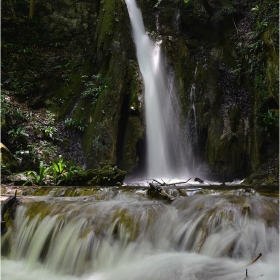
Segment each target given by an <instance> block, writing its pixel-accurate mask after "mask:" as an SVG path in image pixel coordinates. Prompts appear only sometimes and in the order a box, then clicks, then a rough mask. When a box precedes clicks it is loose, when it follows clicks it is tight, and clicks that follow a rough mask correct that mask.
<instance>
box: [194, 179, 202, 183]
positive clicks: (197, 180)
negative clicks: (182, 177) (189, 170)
mask: <svg viewBox="0 0 280 280" xmlns="http://www.w3.org/2000/svg"><path fill="white" fill-rule="evenodd" d="M194 181H195V182H199V183H200V184H203V183H204V181H203V180H202V179H200V178H194Z"/></svg>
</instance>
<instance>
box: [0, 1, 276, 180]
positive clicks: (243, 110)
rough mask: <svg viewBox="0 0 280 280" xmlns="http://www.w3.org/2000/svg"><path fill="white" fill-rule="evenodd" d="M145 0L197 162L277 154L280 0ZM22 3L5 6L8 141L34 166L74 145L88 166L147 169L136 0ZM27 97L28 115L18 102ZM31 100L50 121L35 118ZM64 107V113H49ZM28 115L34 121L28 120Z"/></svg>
mask: <svg viewBox="0 0 280 280" xmlns="http://www.w3.org/2000/svg"><path fill="white" fill-rule="evenodd" d="M138 3H139V6H140V7H141V10H142V12H143V17H144V23H145V27H146V28H147V31H148V32H149V33H150V34H151V36H153V37H154V38H160V39H161V40H162V50H163V52H164V54H165V56H166V60H165V64H166V68H167V72H170V73H174V74H175V80H176V88H177V92H178V95H179V97H180V100H181V104H182V116H181V120H182V126H183V127H182V128H183V129H185V130H186V132H187V135H188V137H187V141H188V142H189V146H190V148H191V150H192V156H193V157H195V159H196V168H199V166H203V167H204V168H203V171H202V172H204V173H203V174H204V175H205V176H207V177H212V178H219V179H221V178H222V177H224V176H226V179H228V180H229V179H234V178H243V177H245V176H248V175H250V174H251V173H253V172H255V171H256V170H257V169H258V168H259V167H260V166H261V165H262V164H263V163H265V162H266V161H269V160H270V159H271V158H275V154H278V138H279V137H278V116H279V91H278V89H279V87H278V83H279V78H278V77H279V65H278V63H279V56H278V52H279V42H278V3H277V2H276V1H269V0H266V1H262V2H259V1H255V0H250V1H237V0H235V1H232V2H231V3H228V2H225V1H212V0H209V1H197V0H189V1H169V0H162V1H156V0H151V1H147V0H139V1H138ZM13 4H14V5H13V6H14V7H13V9H14V12H15V15H16V18H15V17H14V16H13V13H12V12H11V6H10V1H8V0H6V1H3V3H2V7H1V8H2V92H3V94H2V96H3V98H2V103H3V104H4V105H5V108H6V110H4V111H3V112H2V120H1V122H2V128H3V129H2V142H3V143H4V144H5V145H6V146H7V147H8V148H9V150H10V151H11V152H12V153H13V154H17V157H18V158H19V160H22V159H26V160H27V161H28V164H27V165H26V166H30V165H32V162H34V164H35V163H36V164H38V157H39V155H40V156H42V154H43V158H44V159H45V160H47V159H48V157H53V156H55V154H63V155H64V156H65V157H68V158H71V157H74V158H75V160H76V162H77V163H79V164H81V165H84V166H85V167H86V168H96V167H100V166H102V165H103V164H104V163H109V164H112V165H118V166H119V167H121V168H123V169H125V170H126V171H128V172H133V171H135V170H136V169H137V167H138V165H139V162H143V158H144V157H145V155H144V149H143V147H144V142H145V141H144V140H145V133H144V131H145V125H144V116H143V112H144V108H143V93H142V88H143V87H142V78H141V74H140V73H139V68H138V63H137V59H136V55H135V46H134V44H133V41H132V36H131V28H130V21H129V17H128V13H127V9H126V5H125V2H124V1H117V0H103V1H99V0H84V1H78V2H75V3H74V2H72V1H69V0H59V1H55V2H53V1H41V0H38V1H36V7H35V16H34V18H33V19H29V18H28V8H29V2H28V1H24V0H20V1H15V2H14V3H13ZM23 103H24V108H23V109H22V110H21V115H20V112H18V113H16V106H17V105H16V104H23ZM11 107H12V108H13V109H9V108H11ZM27 108H28V109H27ZM28 110H29V112H33V114H36V113H37V114H38V116H40V120H42V121H41V123H44V124H45V126H44V125H42V126H40V127H37V128H36V129H35V128H34V127H35V120H31V119H30V118H29V119H28V117H27V114H28ZM42 110H43V111H42ZM52 113H54V114H55V116H54V123H51V125H49V123H48V124H46V122H47V120H50V119H51V117H49V118H47V117H46V116H47V114H49V116H51V115H50V114H52ZM194 121H195V122H196V123H195V125H194ZM23 127H28V128H27V130H28V131H27V132H28V133H21V132H24V131H22V130H19V131H18V129H19V128H23ZM47 129H49V130H50V129H52V131H53V133H52V135H51V137H50V134H49V133H48V132H46V130H47ZM11 131H14V132H11ZM17 132H18V135H17ZM32 143H41V144H40V145H37V146H36V147H34V145H33V146H32ZM46 143H49V144H46ZM44 145H45V146H44ZM46 145H49V146H47V147H48V148H46ZM31 147H32V149H31ZM22 152H24V153H23V154H24V155H25V157H23V156H21V155H22ZM25 152H29V155H30V154H32V157H28V158H26V157H27V156H26V154H27V153H25ZM22 168H23V167H22ZM277 171H278V169H276V171H275V172H277ZM275 175H276V174H275Z"/></svg>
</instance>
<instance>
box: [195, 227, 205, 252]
mask: <svg viewBox="0 0 280 280" xmlns="http://www.w3.org/2000/svg"><path fill="white" fill-rule="evenodd" d="M206 236H207V227H205V228H204V229H203V231H202V235H201V237H200V240H199V243H198V246H197V248H196V253H200V251H201V248H202V245H203V243H204V241H205V239H206Z"/></svg>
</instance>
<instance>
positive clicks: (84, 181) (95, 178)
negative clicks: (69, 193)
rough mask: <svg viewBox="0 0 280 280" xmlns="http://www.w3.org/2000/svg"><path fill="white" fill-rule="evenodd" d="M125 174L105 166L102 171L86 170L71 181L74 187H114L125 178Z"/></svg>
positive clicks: (115, 168)
mask: <svg viewBox="0 0 280 280" xmlns="http://www.w3.org/2000/svg"><path fill="white" fill-rule="evenodd" d="M125 175H126V172H125V171H122V170H120V169H118V168H117V167H116V166H115V167H112V166H110V165H105V166H104V167H103V168H102V169H100V170H98V169H88V170H86V171H83V172H80V173H78V174H76V175H75V176H74V178H73V180H72V181H71V184H72V185H76V186H94V185H99V186H115V185H116V184H117V183H121V182H122V181H123V180H124V178H125Z"/></svg>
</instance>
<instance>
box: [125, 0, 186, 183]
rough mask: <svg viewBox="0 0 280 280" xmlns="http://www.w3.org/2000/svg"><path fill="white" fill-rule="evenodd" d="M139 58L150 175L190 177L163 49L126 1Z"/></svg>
mask: <svg viewBox="0 0 280 280" xmlns="http://www.w3.org/2000/svg"><path fill="white" fill-rule="evenodd" d="M126 4H127V8H128V12H129V16H130V20H131V26H132V30H133V39H134V42H135V45H136V50H137V58H138V63H139V67H140V71H141V73H142V76H143V81H144V91H145V95H144V96H145V114H146V137H147V164H146V166H147V174H146V175H147V176H148V177H151V178H163V177H164V178H166V177H167V178H176V177H184V178H186V177H188V173H187V168H186V152H185V148H184V144H183V142H182V136H181V135H180V134H181V132H180V121H179V115H180V106H179V102H178V100H177V97H176V92H175V91H174V86H173V80H172V77H170V76H169V75H167V74H166V73H165V69H164V66H163V63H162V54H161V50H160V45H161V41H157V42H154V41H153V40H151V39H150V38H149V36H148V35H147V34H146V31H145V28H144V24H143V19H142V15H141V11H140V9H139V8H138V7H137V5H136V2H135V0H126Z"/></svg>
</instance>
